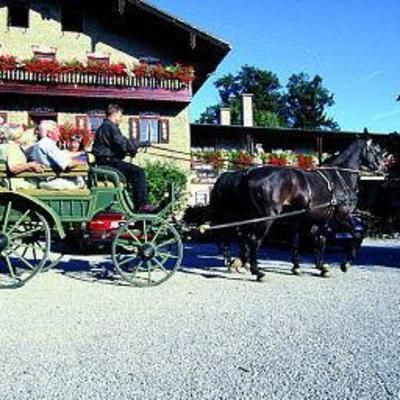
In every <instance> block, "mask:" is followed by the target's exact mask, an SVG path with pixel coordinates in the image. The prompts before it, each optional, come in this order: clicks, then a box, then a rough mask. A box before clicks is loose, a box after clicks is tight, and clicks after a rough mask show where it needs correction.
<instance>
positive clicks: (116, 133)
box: [93, 119, 139, 161]
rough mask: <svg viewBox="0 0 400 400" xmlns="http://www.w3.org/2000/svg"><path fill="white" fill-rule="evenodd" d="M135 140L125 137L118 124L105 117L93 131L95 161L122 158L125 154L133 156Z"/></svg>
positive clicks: (136, 145) (135, 145)
mask: <svg viewBox="0 0 400 400" xmlns="http://www.w3.org/2000/svg"><path fill="white" fill-rule="evenodd" d="M138 148H139V146H138V144H137V142H136V141H135V140H129V139H127V138H126V137H125V136H124V135H123V134H122V132H121V130H120V129H119V127H118V125H116V124H114V123H113V122H111V121H110V120H109V119H105V120H104V122H103V123H102V124H101V126H100V127H99V128H98V129H97V131H96V133H95V138H94V143H93V154H94V156H95V157H96V160H97V161H114V160H123V159H124V158H125V157H126V156H132V157H134V156H135V155H136V153H137V151H138Z"/></svg>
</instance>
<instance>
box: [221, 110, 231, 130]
mask: <svg viewBox="0 0 400 400" xmlns="http://www.w3.org/2000/svg"><path fill="white" fill-rule="evenodd" d="M219 123H220V124H221V125H225V126H229V125H231V123H232V120H231V109H230V108H229V107H221V108H220V110H219Z"/></svg>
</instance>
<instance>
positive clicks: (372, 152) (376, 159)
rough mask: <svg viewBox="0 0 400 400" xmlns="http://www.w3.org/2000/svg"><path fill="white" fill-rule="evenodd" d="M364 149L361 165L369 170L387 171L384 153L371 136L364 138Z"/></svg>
mask: <svg viewBox="0 0 400 400" xmlns="http://www.w3.org/2000/svg"><path fill="white" fill-rule="evenodd" d="M364 142H365V143H364V149H363V152H362V157H361V165H362V167H364V168H366V169H367V170H369V171H373V172H379V173H384V172H386V171H385V169H386V166H385V159H384V153H383V150H382V148H381V147H380V146H379V144H377V143H374V142H373V140H372V139H371V138H366V139H364Z"/></svg>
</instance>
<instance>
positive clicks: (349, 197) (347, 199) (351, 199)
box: [317, 168, 358, 218]
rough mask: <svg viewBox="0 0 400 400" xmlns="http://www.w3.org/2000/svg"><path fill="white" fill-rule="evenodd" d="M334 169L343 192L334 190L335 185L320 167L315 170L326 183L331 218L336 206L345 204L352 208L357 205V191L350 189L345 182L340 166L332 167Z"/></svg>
mask: <svg viewBox="0 0 400 400" xmlns="http://www.w3.org/2000/svg"><path fill="white" fill-rule="evenodd" d="M332 171H334V173H335V175H336V176H337V178H338V180H339V182H340V186H341V187H342V190H343V194H339V193H338V192H337V190H336V188H337V185H335V183H334V182H333V181H332V180H331V179H329V177H328V176H327V175H326V174H325V173H324V171H323V170H322V169H319V170H317V174H318V175H319V176H320V177H321V178H322V180H323V181H324V182H325V183H326V187H327V189H328V192H329V193H330V194H331V200H330V207H329V218H331V217H332V216H333V214H334V212H335V209H336V208H337V207H338V206H345V207H348V208H354V207H356V206H357V201H358V197H357V192H355V191H353V190H351V188H350V186H349V184H348V183H347V182H346V180H345V179H344V177H343V175H342V173H341V170H340V168H334V169H332ZM350 173H356V172H350Z"/></svg>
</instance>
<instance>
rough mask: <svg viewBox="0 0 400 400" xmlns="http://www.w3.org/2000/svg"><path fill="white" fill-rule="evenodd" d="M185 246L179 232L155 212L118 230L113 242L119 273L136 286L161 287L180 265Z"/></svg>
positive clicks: (140, 217)
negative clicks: (155, 214)
mask: <svg viewBox="0 0 400 400" xmlns="http://www.w3.org/2000/svg"><path fill="white" fill-rule="evenodd" d="M182 258H183V245H182V240H181V238H180V235H179V233H178V232H177V231H176V229H175V228H174V227H173V226H172V225H171V224H169V223H168V222H167V221H165V220H163V219H162V218H160V217H157V216H154V215H147V216H138V217H137V218H135V219H132V220H130V221H128V222H126V223H125V224H124V225H123V226H122V227H121V228H120V229H119V231H118V232H117V234H116V237H115V239H114V241H113V245H112V259H113V263H114V266H115V270H116V272H117V273H118V274H119V275H120V276H121V278H122V279H124V280H125V281H127V282H129V283H130V284H131V285H133V286H138V287H147V286H157V285H160V284H161V283H163V282H165V281H166V280H167V279H169V278H170V277H171V276H172V275H173V274H174V273H175V271H176V270H177V269H178V268H179V267H180V265H181V262H182Z"/></svg>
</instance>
